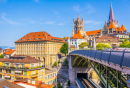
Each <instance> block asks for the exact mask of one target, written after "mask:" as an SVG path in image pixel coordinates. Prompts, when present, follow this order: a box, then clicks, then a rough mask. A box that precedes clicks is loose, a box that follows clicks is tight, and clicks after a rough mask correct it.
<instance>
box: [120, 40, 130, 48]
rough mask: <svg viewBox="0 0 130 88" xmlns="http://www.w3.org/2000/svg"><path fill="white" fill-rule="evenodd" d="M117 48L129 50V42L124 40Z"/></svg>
mask: <svg viewBox="0 0 130 88" xmlns="http://www.w3.org/2000/svg"><path fill="white" fill-rule="evenodd" d="M119 47H122V48H130V42H129V41H128V40H127V39H124V41H123V42H122V43H121V44H120V46H119Z"/></svg>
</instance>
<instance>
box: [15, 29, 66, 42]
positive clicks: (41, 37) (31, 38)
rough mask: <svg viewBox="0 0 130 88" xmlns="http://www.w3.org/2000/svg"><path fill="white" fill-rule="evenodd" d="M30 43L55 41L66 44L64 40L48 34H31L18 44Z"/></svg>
mask: <svg viewBox="0 0 130 88" xmlns="http://www.w3.org/2000/svg"><path fill="white" fill-rule="evenodd" d="M30 41H54V42H65V40H64V39H62V38H58V37H53V36H51V35H50V34H48V33H47V32H45V31H43V32H31V33H28V34H26V35H25V36H23V37H22V38H20V39H19V40H17V41H15V42H16V43H17V42H30Z"/></svg>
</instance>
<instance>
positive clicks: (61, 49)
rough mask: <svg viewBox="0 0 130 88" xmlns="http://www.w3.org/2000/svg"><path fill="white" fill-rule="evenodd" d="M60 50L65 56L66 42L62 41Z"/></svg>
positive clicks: (66, 50) (66, 51)
mask: <svg viewBox="0 0 130 88" xmlns="http://www.w3.org/2000/svg"><path fill="white" fill-rule="evenodd" d="M60 52H61V53H63V54H65V56H66V54H67V53H68V43H64V44H63V45H62V46H61V48H60Z"/></svg>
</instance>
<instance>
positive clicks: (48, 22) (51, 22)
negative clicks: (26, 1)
mask: <svg viewBox="0 0 130 88" xmlns="http://www.w3.org/2000/svg"><path fill="white" fill-rule="evenodd" d="M54 23H55V22H54V21H47V22H45V23H44V24H54Z"/></svg>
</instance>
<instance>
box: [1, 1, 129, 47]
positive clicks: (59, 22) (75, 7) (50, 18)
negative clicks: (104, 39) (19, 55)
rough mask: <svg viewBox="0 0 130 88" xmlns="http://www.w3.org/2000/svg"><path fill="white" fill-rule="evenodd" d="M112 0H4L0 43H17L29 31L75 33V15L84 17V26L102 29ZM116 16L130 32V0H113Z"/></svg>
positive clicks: (54, 34) (51, 33) (58, 34)
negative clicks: (73, 31)
mask: <svg viewBox="0 0 130 88" xmlns="http://www.w3.org/2000/svg"><path fill="white" fill-rule="evenodd" d="M110 6H111V0H0V46H10V47H14V46H15V43H14V42H15V41H16V40H18V39H19V38H21V37H23V36H24V35H26V34H27V33H29V32H39V31H46V32H48V33H49V34H50V35H52V36H54V37H61V38H63V37H64V36H71V35H72V30H73V18H75V19H77V16H78V13H79V16H80V19H82V18H84V30H85V31H91V30H98V29H102V28H103V26H104V24H105V21H106V20H108V18H109V12H110ZM112 6H113V12H114V16H115V19H116V20H118V21H119V26H121V25H122V24H124V26H125V27H126V29H127V31H129V32H130V0H112Z"/></svg>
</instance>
